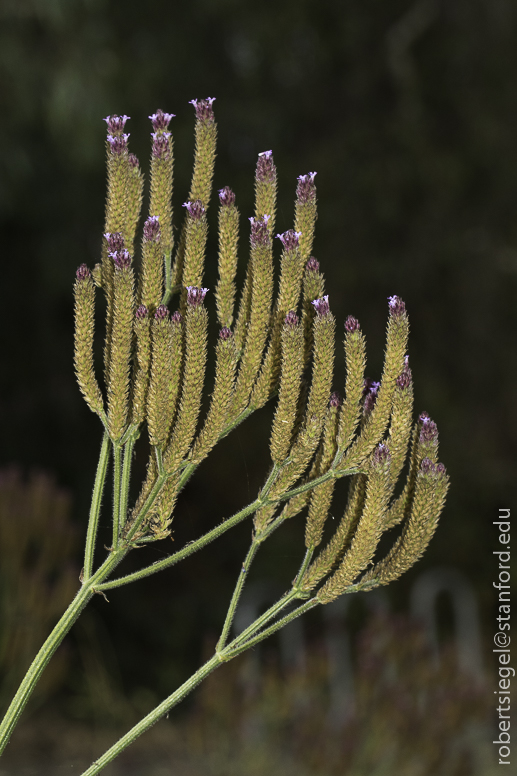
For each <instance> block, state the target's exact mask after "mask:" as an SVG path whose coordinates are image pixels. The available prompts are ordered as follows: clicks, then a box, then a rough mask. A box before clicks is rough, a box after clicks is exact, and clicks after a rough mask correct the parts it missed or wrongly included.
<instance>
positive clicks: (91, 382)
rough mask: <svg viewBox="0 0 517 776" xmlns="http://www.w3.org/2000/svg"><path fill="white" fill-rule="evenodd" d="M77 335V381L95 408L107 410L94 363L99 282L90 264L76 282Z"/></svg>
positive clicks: (75, 359)
mask: <svg viewBox="0 0 517 776" xmlns="http://www.w3.org/2000/svg"><path fill="white" fill-rule="evenodd" d="M74 301H75V338H74V366H75V374H76V377H77V382H78V383H79V388H80V389H81V393H82V394H83V396H84V398H85V401H86V403H87V405H88V406H89V408H90V409H91V410H92V412H96V413H97V414H98V415H101V414H102V413H103V412H104V403H103V399H102V394H101V391H100V388H99V385H98V383H97V378H96V377H95V370H94V366H93V336H94V324H95V285H94V282H93V280H92V275H91V272H90V270H89V269H88V267H87V266H86V264H82V265H81V266H80V267H79V269H78V270H77V273H76V280H75V286H74Z"/></svg>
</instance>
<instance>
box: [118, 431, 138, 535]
mask: <svg viewBox="0 0 517 776" xmlns="http://www.w3.org/2000/svg"><path fill="white" fill-rule="evenodd" d="M135 443H136V438H135V437H134V436H130V437H129V439H128V441H127V442H126V445H125V447H124V463H123V464H122V477H121V482H120V504H119V518H118V523H119V531H122V530H123V529H124V526H125V524H126V519H127V501H128V497H129V481H130V477H131V464H132V459H133V450H134V448H135Z"/></svg>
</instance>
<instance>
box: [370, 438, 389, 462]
mask: <svg viewBox="0 0 517 776" xmlns="http://www.w3.org/2000/svg"><path fill="white" fill-rule="evenodd" d="M390 459H391V455H390V451H389V448H388V446H387V445H385V444H383V443H382V442H381V443H380V444H378V445H377V447H376V448H375V450H374V453H373V455H372V464H373V466H382V465H383V464H385V463H389V461H390Z"/></svg>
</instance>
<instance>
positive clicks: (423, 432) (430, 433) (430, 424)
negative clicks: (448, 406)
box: [420, 416, 438, 444]
mask: <svg viewBox="0 0 517 776" xmlns="http://www.w3.org/2000/svg"><path fill="white" fill-rule="evenodd" d="M437 439H438V426H437V425H436V423H435V422H434V420H431V418H430V417H429V416H427V417H426V418H425V419H424V420H423V421H422V428H421V429H420V442H421V443H422V444H428V443H429V442H434V441H435V440H437Z"/></svg>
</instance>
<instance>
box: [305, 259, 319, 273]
mask: <svg viewBox="0 0 517 776" xmlns="http://www.w3.org/2000/svg"><path fill="white" fill-rule="evenodd" d="M305 271H306V272H319V271H320V263H319V261H318V259H316V258H315V257H314V256H311V257H310V259H309V261H308V262H307V264H306V265H305Z"/></svg>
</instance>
